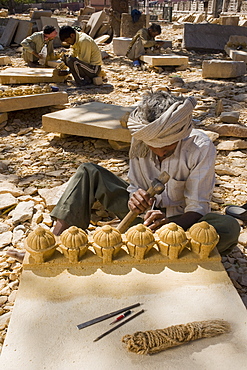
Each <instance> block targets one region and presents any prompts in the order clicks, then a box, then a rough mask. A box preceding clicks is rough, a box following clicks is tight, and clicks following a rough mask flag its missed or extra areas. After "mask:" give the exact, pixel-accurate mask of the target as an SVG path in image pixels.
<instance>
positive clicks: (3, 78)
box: [0, 68, 66, 85]
mask: <svg viewBox="0 0 247 370" xmlns="http://www.w3.org/2000/svg"><path fill="white" fill-rule="evenodd" d="M65 79H66V76H58V75H57V74H56V73H54V69H51V68H6V69H4V70H2V71H0V83H1V84H3V85H4V84H25V83H26V84H29V83H30V84H31V83H39V82H63V81H64V80H65Z"/></svg>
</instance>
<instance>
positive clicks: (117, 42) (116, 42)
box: [112, 37, 132, 56]
mask: <svg viewBox="0 0 247 370" xmlns="http://www.w3.org/2000/svg"><path fill="white" fill-rule="evenodd" d="M131 40H132V38H131V37H113V40H112V42H113V52H114V54H116V55H122V56H125V55H126V53H127V50H128V47H129V44H130V41H131Z"/></svg>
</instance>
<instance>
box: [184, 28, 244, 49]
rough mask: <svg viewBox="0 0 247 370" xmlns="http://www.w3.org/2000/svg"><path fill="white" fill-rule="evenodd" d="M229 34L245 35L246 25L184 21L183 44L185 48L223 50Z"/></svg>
mask: <svg viewBox="0 0 247 370" xmlns="http://www.w3.org/2000/svg"><path fill="white" fill-rule="evenodd" d="M231 35H240V36H247V27H240V26H222V25H219V24H210V23H205V24H204V23H201V24H193V23H185V24H184V43H183V46H184V47H185V48H186V49H187V50H224V47H225V45H226V43H227V42H228V40H229V37H230V36H231Z"/></svg>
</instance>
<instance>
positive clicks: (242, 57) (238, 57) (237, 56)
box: [225, 46, 247, 63]
mask: <svg viewBox="0 0 247 370" xmlns="http://www.w3.org/2000/svg"><path fill="white" fill-rule="evenodd" d="M225 52H226V53H227V54H228V55H229V57H230V58H231V59H232V60H234V61H243V62H245V63H247V52H246V51H244V50H236V49H232V48H229V47H228V46H225Z"/></svg>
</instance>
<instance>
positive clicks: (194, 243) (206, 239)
mask: <svg viewBox="0 0 247 370" xmlns="http://www.w3.org/2000/svg"><path fill="white" fill-rule="evenodd" d="M187 235H188V238H189V240H190V245H191V249H192V251H193V252H195V253H197V254H199V256H200V258H208V256H209V254H210V252H211V251H212V250H213V249H214V247H215V246H216V245H217V243H218V241H219V238H220V237H219V235H218V234H217V231H216V230H215V228H214V227H213V226H212V225H210V224H209V223H207V222H206V221H202V222H198V223H196V224H194V225H193V226H191V228H190V229H189V230H188V232H187Z"/></svg>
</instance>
